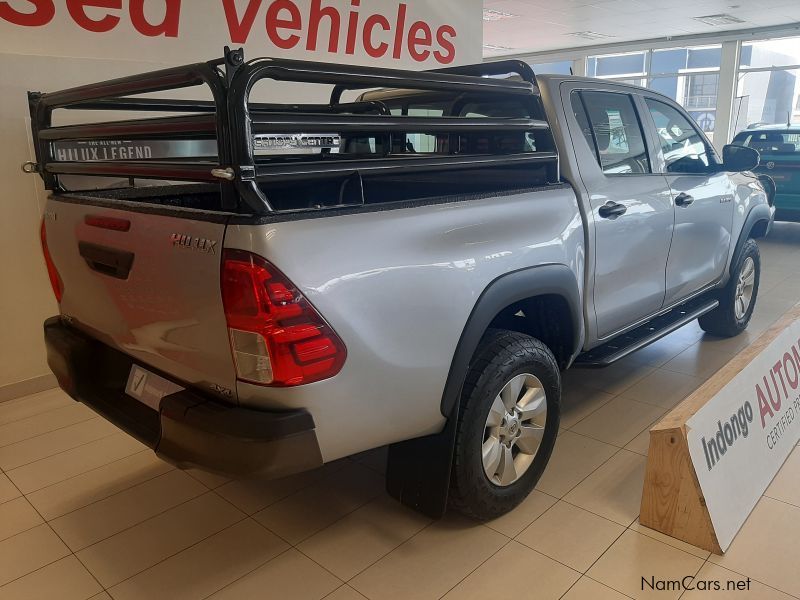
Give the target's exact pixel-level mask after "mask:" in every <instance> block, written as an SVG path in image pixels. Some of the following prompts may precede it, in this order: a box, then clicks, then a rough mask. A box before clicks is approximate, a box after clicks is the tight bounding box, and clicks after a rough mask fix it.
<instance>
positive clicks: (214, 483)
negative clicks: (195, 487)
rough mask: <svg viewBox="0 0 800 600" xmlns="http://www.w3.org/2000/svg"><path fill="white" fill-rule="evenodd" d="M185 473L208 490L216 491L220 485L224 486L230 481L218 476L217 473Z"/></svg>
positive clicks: (196, 470)
mask: <svg viewBox="0 0 800 600" xmlns="http://www.w3.org/2000/svg"><path fill="white" fill-rule="evenodd" d="M186 473H188V474H189V475H191V476H192V477H194V478H195V479H197V481H199V482H200V483H202V484H203V485H204V486H206V487H207V488H208V489H210V490H214V489H217V488H218V487H219V486H221V485H225V484H226V483H228V482H229V481H230V478H228V477H225V476H224V475H220V474H219V473H210V472H209V471H203V470H202V469H186Z"/></svg>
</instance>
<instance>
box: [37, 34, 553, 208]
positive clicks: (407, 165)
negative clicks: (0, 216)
mask: <svg viewBox="0 0 800 600" xmlns="http://www.w3.org/2000/svg"><path fill="white" fill-rule="evenodd" d="M509 73H510V74H515V75H518V76H519V80H517V79H498V78H494V77H491V76H493V75H501V74H509ZM265 79H270V80H273V81H282V82H301V83H316V84H330V85H333V86H334V89H333V93H332V96H331V101H330V103H329V104H327V105H325V104H316V105H310V104H296V105H293V104H264V103H251V102H250V94H251V91H252V89H253V87H254V86H255V85H256V84H257V83H258V82H259V81H262V80H265ZM202 85H204V86H207V87H208V88H209V89H210V91H211V97H212V101H194V100H177V99H162V98H142V97H141V96H142V95H143V94H151V93H154V92H165V91H171V90H179V89H183V88H190V87H195V86H202ZM370 88H394V89H413V90H419V91H421V92H452V93H454V94H457V95H463V94H469V93H475V94H480V95H481V97H486V96H488V97H520V96H528V97H530V96H537V89H536V77H535V74H534V72H533V70H532V69H531V68H530V66H529V65H527V64H526V63H524V62H521V61H500V62H494V63H485V64H478V65H471V66H466V67H454V68H447V69H439V70H434V71H421V72H412V71H404V70H398V69H386V68H373V67H361V66H347V65H332V64H325V63H317V62H307V61H299V60H284V59H271V58H264V59H256V60H253V61H250V62H245V61H244V53H243V51H242V50H231V49H229V48H225V55H224V57H223V58H220V59H217V60H214V61H209V62H206V63H196V64H191V65H185V66H181V67H174V68H169V69H163V70H159V71H154V72H150V73H143V74H140V75H133V76H130V77H123V78H120V79H114V80H111V81H106V82H102V83H97V84H92V85H86V86H81V87H76V88H72V89H67V90H63V91H59V92H52V93H47V94H42V93H38V92H29V93H28V99H29V105H30V113H31V122H32V130H33V137H34V142H35V152H36V166H35V171H37V172H38V173H39V174H40V175H41V176H42V178H43V180H44V183H45V187H46V188H47V189H48V190H52V191H62V190H63V186H62V185H61V184H60V183H59V176H60V175H93V176H113V177H120V178H129V179H131V180H133V179H137V178H143V179H163V180H169V181H186V182H204V183H208V182H213V183H218V184H219V185H220V188H221V198H222V206H221V208H222V209H223V210H230V211H236V210H240V209H241V210H246V211H247V212H249V213H253V214H257V215H266V214H269V213H271V212H273V207H272V206H271V205H270V202H269V199H268V198H267V197H266V195H265V194H264V193H263V192H262V190H261V189H260V188H259V183H260V182H265V181H269V180H271V179H274V178H285V179H293V178H298V177H309V176H314V175H320V174H330V173H343V174H349V173H358V174H360V173H361V172H375V171H386V170H403V171H420V172H421V171H427V170H459V169H465V168H472V167H481V166H492V165H496V166H504V165H515V164H520V163H522V162H531V163H542V162H544V163H547V164H548V165H549V171H548V173H549V174H550V175H549V180H552V182H553V183H555V182H557V181H558V177H559V175H558V155H557V154H556V152H555V144H554V143H553V141H552V134H551V133H550V129H549V125H548V123H547V122H546V121H544V120H536V119H528V118H466V117H453V116H443V117H409V116H393V115H391V114H390V113H389V110H388V108H387V107H386V105H384V104H383V103H382V102H378V101H357V102H350V103H342V102H341V96H342V93H343V92H344V91H345V90H364V89H370ZM537 101H538V97H537ZM57 109H72V110H93V111H102V110H113V111H133V112H144V111H147V112H168V113H176V115H175V116H166V117H165V116H157V117H151V118H143V119H128V120H121V121H111V122H103V123H89V124H81V125H68V126H61V127H53V126H52V115H53V111H55V110H57ZM180 113H185V114H180ZM298 131H313V132H314V133H319V134H326V133H331V134H370V133H372V134H383V135H387V136H391V135H392V134H396V133H401V134H402V133H428V134H451V135H458V134H466V133H474V132H487V133H503V132H530V131H540V132H544V133H545V135H548V136H549V143H548V144H546V146H547V147H546V148H544V149H543V151H539V152H530V153H517V154H508V153H503V154H480V155H464V154H434V155H428V156H423V157H421V156H420V155H416V156H413V155H412V156H403V155H393V156H386V155H379V156H376V157H369V158H365V157H360V158H349V157H340V156H338V155H337V156H336V158H335V160H298V161H264V160H257V158H256V152H255V149H254V142H253V135H256V134H282V133H294V132H298ZM120 139H124V140H134V139H141V140H144V139H146V140H164V141H173V140H214V141H216V146H217V156H216V157H215V158H214V159H213V160H212V159H209V157H197V158H191V157H189V158H182V159H174V158H170V159H147V160H113V161H110V160H94V161H85V162H77V161H66V160H54V158H53V144H54V143H56V142H64V141H80V140H83V141H93V142H94V141H97V140H112V141H113V140H120Z"/></svg>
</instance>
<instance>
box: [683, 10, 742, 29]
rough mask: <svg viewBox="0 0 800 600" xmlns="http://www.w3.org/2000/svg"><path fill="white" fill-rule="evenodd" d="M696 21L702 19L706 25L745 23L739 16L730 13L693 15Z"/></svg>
mask: <svg viewBox="0 0 800 600" xmlns="http://www.w3.org/2000/svg"><path fill="white" fill-rule="evenodd" d="M693 18H694V20H695V21H700V22H701V23H705V24H706V25H713V26H720V25H735V24H736V23H744V21H743V20H742V19H740V18H739V17H734V16H733V15H728V14H724V13H721V14H718V15H705V16H703V17H693Z"/></svg>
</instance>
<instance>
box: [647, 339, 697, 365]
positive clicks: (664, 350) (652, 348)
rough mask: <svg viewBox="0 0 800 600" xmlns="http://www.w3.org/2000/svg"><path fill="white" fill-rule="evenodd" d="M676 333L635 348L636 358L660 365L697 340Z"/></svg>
mask: <svg viewBox="0 0 800 600" xmlns="http://www.w3.org/2000/svg"><path fill="white" fill-rule="evenodd" d="M678 333H680V332H676V333H674V334H671V335H668V336H667V337H665V338H661V339H660V340H658V341H657V342H655V343H653V344H650V345H649V346H645V347H644V348H642V349H641V350H637V351H636V354H635V356H636V359H637V360H639V361H641V362H642V363H643V364H646V365H650V366H651V367H661V366H663V365H664V364H665V363H667V362H669V361H670V360H672V359H673V358H675V357H676V356H678V354H680V353H681V352H683V351H684V350H686V349H687V348H688V347H689V346H691V345H692V344H694V343H695V342H696V341H697V339H696V338H694V339H687V338H686V337H685V336H684V337H681V336H679V335H676V334H678Z"/></svg>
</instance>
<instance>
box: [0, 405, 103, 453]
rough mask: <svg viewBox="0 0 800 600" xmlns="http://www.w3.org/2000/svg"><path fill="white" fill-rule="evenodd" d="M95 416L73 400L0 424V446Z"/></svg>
mask: <svg viewBox="0 0 800 600" xmlns="http://www.w3.org/2000/svg"><path fill="white" fill-rule="evenodd" d="M96 417H97V415H96V414H95V413H93V412H92V411H91V409H89V408H87V407H86V406H84V405H83V404H79V403H77V402H73V403H72V404H69V405H67V406H64V407H62V408H57V409H55V410H51V411H47V412H45V413H40V414H38V415H34V416H32V417H28V418H27V419H21V420H19V421H14V422H12V423H7V424H5V425H0V447H2V446H8V445H10V444H15V443H17V442H21V441H24V440H27V439H29V438H32V437H35V436H38V435H42V434H45V433H49V432H51V431H55V430H57V429H62V428H64V427H68V426H70V425H75V424H76V423H81V422H83V421H88V420H89V419H93V418H96Z"/></svg>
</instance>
